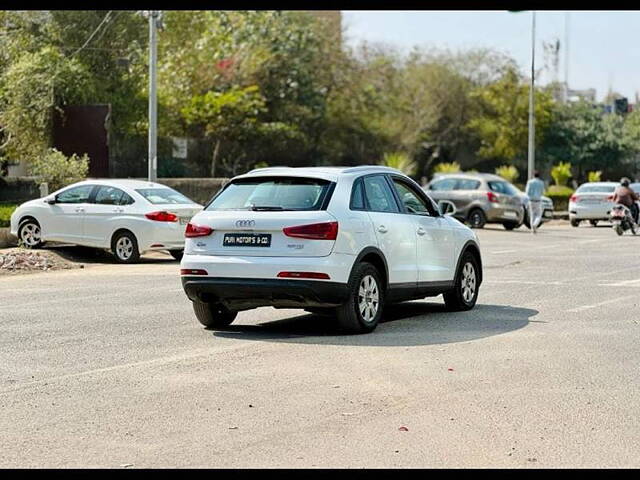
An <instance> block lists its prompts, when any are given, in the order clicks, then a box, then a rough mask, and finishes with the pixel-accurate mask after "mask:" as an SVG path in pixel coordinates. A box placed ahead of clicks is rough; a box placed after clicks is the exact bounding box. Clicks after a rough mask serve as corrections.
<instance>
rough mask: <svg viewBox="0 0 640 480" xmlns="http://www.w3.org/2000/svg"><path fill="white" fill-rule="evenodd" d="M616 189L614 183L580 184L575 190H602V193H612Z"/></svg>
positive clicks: (583, 191)
mask: <svg viewBox="0 0 640 480" xmlns="http://www.w3.org/2000/svg"><path fill="white" fill-rule="evenodd" d="M615 189H616V186H615V185H580V187H578V190H576V193H577V192H580V193H591V192H602V193H613V191H614V190H615Z"/></svg>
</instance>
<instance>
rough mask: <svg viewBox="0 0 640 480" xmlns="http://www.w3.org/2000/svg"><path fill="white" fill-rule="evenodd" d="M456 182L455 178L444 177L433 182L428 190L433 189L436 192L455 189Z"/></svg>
mask: <svg viewBox="0 0 640 480" xmlns="http://www.w3.org/2000/svg"><path fill="white" fill-rule="evenodd" d="M457 183H458V179H456V178H445V179H442V180H438V181H436V182H433V183H432V184H431V186H430V187H429V190H433V191H436V192H442V191H448V190H455V188H456V185H457Z"/></svg>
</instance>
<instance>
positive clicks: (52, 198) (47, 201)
mask: <svg viewBox="0 0 640 480" xmlns="http://www.w3.org/2000/svg"><path fill="white" fill-rule="evenodd" d="M44 201H45V202H46V203H48V204H49V205H54V204H55V203H56V197H54V196H53V195H51V196H50V197H47V198H45V199H44Z"/></svg>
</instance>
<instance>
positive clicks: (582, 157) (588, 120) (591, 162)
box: [537, 101, 637, 180]
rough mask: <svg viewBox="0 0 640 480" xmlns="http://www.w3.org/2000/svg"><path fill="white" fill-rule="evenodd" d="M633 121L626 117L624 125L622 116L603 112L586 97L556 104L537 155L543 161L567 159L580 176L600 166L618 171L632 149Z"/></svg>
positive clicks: (582, 178) (550, 161) (600, 167)
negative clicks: (546, 133) (584, 99)
mask: <svg viewBox="0 0 640 480" xmlns="http://www.w3.org/2000/svg"><path fill="white" fill-rule="evenodd" d="M635 121H637V120H636V119H633V118H632V119H630V121H629V123H628V127H627V128H625V120H624V118H623V117H622V116H619V115H613V114H610V115H607V114H604V113H603V112H602V110H601V109H600V108H599V107H597V106H595V105H592V104H590V103H588V102H586V101H581V102H575V103H569V104H567V105H557V106H556V107H555V113H554V116H553V122H552V124H551V127H550V128H549V132H548V135H547V138H546V139H545V142H544V144H543V145H542V148H540V149H539V150H538V153H537V157H538V158H539V159H540V161H541V163H544V164H546V165H551V164H552V163H556V162H560V161H566V160H570V161H571V163H572V165H573V166H574V167H575V171H576V177H577V178H578V179H580V180H584V178H585V176H586V172H587V171H590V170H602V171H603V172H604V174H605V175H606V176H611V175H613V174H617V173H620V169H621V168H624V167H623V163H624V161H625V159H626V158H627V157H628V156H629V154H630V151H632V149H633V145H632V143H633V137H634V133H632V132H633V131H634V128H633V122H635Z"/></svg>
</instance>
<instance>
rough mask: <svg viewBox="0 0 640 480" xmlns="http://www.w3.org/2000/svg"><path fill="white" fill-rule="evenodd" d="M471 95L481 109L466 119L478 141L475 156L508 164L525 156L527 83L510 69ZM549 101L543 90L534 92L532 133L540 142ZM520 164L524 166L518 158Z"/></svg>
mask: <svg viewBox="0 0 640 480" xmlns="http://www.w3.org/2000/svg"><path fill="white" fill-rule="evenodd" d="M473 96H474V97H475V98H477V99H478V100H479V102H480V105H481V112H480V114H479V115H478V116H476V117H475V118H473V119H472V120H471V121H470V122H469V128H471V129H472V130H473V131H474V132H476V134H477V135H478V137H479V138H480V141H481V146H480V149H479V150H478V155H480V156H481V157H482V158H486V159H495V160H502V161H506V162H508V163H512V162H515V161H517V159H524V158H526V154H527V145H528V135H529V124H528V122H529V86H528V85H526V84H524V83H523V82H522V79H521V77H520V76H519V75H518V74H517V73H516V72H515V71H514V70H508V71H507V72H506V73H505V74H504V75H503V76H502V78H500V80H498V81H496V82H494V83H491V84H489V85H488V86H486V87H481V88H479V89H477V90H476V91H475V92H474V93H473ZM552 106H553V100H552V98H551V96H550V95H549V94H548V93H546V92H543V91H538V90H536V92H535V115H536V131H535V133H536V135H535V143H536V145H540V144H541V143H542V141H543V139H544V137H545V135H546V134H547V131H548V128H549V125H550V123H551V120H552ZM520 163H522V165H520V166H522V167H525V166H526V165H524V162H523V161H521V162H520Z"/></svg>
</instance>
